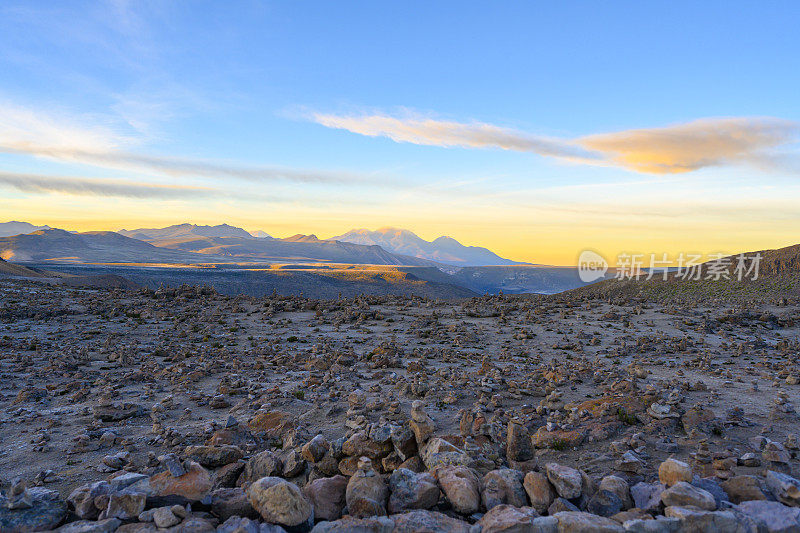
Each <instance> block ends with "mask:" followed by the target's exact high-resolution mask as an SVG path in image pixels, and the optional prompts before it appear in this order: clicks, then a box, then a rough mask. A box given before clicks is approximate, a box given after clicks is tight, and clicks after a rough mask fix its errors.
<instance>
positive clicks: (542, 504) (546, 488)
mask: <svg viewBox="0 0 800 533" xmlns="http://www.w3.org/2000/svg"><path fill="white" fill-rule="evenodd" d="M522 486H523V487H524V488H525V492H526V493H527V494H528V498H529V499H530V502H531V507H533V508H534V509H536V512H538V513H540V514H543V513H544V512H545V511H547V508H548V507H550V504H552V503H553V500H555V498H556V492H555V489H553V486H552V485H551V484H550V482H549V481H548V480H547V476H545V475H544V474H542V473H541V472H528V473H527V474H525V479H524V480H523V483H522Z"/></svg>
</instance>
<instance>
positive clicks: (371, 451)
mask: <svg viewBox="0 0 800 533" xmlns="http://www.w3.org/2000/svg"><path fill="white" fill-rule="evenodd" d="M393 449H394V447H393V446H392V443H391V442H375V441H374V440H372V439H370V438H369V437H368V436H367V433H366V432H365V431H358V432H356V433H354V434H353V435H352V436H351V437H350V438H349V439H347V440H346V441H345V442H344V444H342V452H343V453H344V454H346V455H349V456H351V457H369V458H370V459H372V460H373V461H377V460H379V459H382V458H383V457H386V456H387V455H389V454H390V453H392V450H393Z"/></svg>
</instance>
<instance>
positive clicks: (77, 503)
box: [67, 481, 111, 520]
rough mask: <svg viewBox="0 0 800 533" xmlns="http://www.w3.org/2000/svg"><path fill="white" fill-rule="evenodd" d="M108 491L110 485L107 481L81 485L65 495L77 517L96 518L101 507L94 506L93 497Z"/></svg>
mask: <svg viewBox="0 0 800 533" xmlns="http://www.w3.org/2000/svg"><path fill="white" fill-rule="evenodd" d="M109 492H111V485H109V484H108V482H107V481H98V482H96V483H91V484H89V485H82V486H80V487H78V488H76V489H75V490H73V491H72V492H71V493H70V495H69V496H68V497H67V503H68V504H69V506H70V508H71V509H72V511H73V512H74V513H75V514H76V515H77V516H78V518H81V519H83V520H96V519H97V517H98V516H99V515H100V511H102V509H98V508H97V506H95V504H94V502H95V499H96V498H97V497H98V496H102V495H105V494H108V493H109Z"/></svg>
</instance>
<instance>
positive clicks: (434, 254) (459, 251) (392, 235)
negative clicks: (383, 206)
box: [331, 228, 521, 266]
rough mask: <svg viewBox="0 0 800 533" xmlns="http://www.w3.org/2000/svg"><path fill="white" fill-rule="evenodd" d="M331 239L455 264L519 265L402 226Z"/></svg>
mask: <svg viewBox="0 0 800 533" xmlns="http://www.w3.org/2000/svg"><path fill="white" fill-rule="evenodd" d="M331 239H332V240H336V241H346V242H352V243H355V244H364V245H377V246H380V247H381V248H383V249H384V250H386V251H388V252H392V253H396V254H403V255H410V256H412V257H418V258H420V259H428V260H430V261H436V262H437V263H444V264H448V265H455V266H487V265H519V264H521V263H518V262H517V261H511V260H510V259H504V258H502V257H500V256H499V255H497V254H496V253H494V252H492V251H491V250H488V249H486V248H482V247H480V246H464V245H463V244H461V243H460V242H458V241H457V240H455V239H453V238H452V237H438V238H436V239H434V240H433V241H426V240H424V239H422V238H421V237H419V236H418V235H417V234H415V233H414V232H412V231H409V230H407V229H401V228H381V229H378V230H376V231H370V230H367V229H354V230H350V231H348V232H347V233H345V234H343V235H339V236H338V237H331Z"/></svg>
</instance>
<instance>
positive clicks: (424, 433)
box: [408, 400, 436, 447]
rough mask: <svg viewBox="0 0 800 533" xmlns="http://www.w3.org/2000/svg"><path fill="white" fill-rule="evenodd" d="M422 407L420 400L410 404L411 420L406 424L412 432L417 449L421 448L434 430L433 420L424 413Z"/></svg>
mask: <svg viewBox="0 0 800 533" xmlns="http://www.w3.org/2000/svg"><path fill="white" fill-rule="evenodd" d="M424 406H425V404H424V403H423V402H421V401H420V400H414V402H413V403H412V404H411V420H410V421H409V423H408V424H409V426H410V427H411V430H412V431H413V432H414V436H415V437H416V440H417V446H418V447H422V445H423V444H425V442H426V441H427V440H428V438H429V437H430V436H431V435H433V432H434V431H435V429H436V425H435V424H434V422H433V419H432V418H431V417H430V416H428V414H427V413H426V412H425V409H424Z"/></svg>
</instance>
